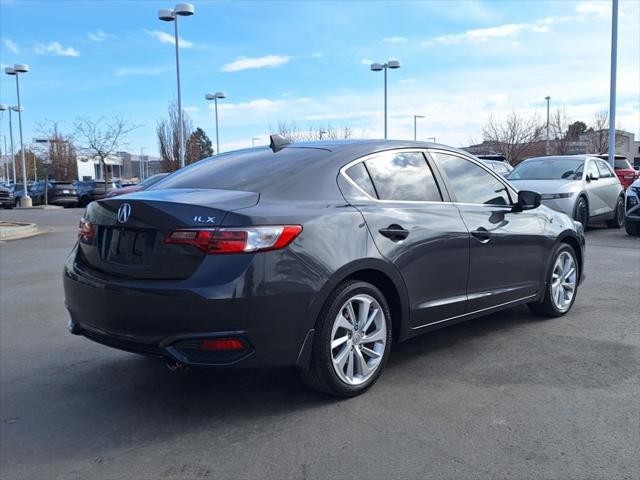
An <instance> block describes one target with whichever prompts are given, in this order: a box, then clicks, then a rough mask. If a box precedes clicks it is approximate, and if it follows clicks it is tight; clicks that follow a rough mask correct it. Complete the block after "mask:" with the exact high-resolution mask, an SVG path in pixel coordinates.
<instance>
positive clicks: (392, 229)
mask: <svg viewBox="0 0 640 480" xmlns="http://www.w3.org/2000/svg"><path fill="white" fill-rule="evenodd" d="M378 232H380V235H382V236H383V237H387V238H388V239H390V240H393V241H394V242H399V241H400V240H404V239H405V238H407V237H408V236H409V230H406V229H404V228H402V227H401V226H400V225H396V224H395V223H394V224H392V225H389V226H388V227H387V228H381V229H380V230H378Z"/></svg>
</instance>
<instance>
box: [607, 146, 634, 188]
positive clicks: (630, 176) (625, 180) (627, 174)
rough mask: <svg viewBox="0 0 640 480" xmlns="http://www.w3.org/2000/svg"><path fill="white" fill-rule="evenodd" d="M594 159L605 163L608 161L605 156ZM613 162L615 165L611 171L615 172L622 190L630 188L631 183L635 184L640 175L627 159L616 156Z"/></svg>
mask: <svg viewBox="0 0 640 480" xmlns="http://www.w3.org/2000/svg"><path fill="white" fill-rule="evenodd" d="M596 157H598V158H600V159H602V160H605V161H607V162H608V161H609V155H606V154H602V155H596ZM614 162H615V165H614V167H613V169H614V170H615V172H616V175H617V176H618V179H620V183H621V184H622V188H624V189H625V190H626V189H627V188H629V187H630V186H631V184H632V183H633V182H635V181H636V180H637V179H638V178H639V176H640V174H639V173H638V172H637V171H636V170H635V169H634V168H633V167H632V166H631V164H630V163H629V160H627V157H624V156H622V155H616V156H615V157H614Z"/></svg>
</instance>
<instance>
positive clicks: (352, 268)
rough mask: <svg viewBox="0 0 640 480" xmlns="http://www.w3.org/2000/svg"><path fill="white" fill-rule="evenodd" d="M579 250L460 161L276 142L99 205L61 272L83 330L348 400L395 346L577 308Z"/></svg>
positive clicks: (499, 182)
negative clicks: (259, 371)
mask: <svg viewBox="0 0 640 480" xmlns="http://www.w3.org/2000/svg"><path fill="white" fill-rule="evenodd" d="M583 258H584V235H583V229H582V227H581V225H579V224H578V223H577V222H574V221H572V220H571V219H570V218H569V217H567V216H566V215H564V214H561V213H558V212H555V211H553V210H551V209H549V208H547V207H545V206H541V205H540V195H539V194H537V193H534V192H528V191H523V190H521V191H520V192H516V191H515V189H514V188H513V187H512V186H511V185H510V184H509V183H508V182H507V181H505V180H504V179H503V178H502V177H501V176H500V175H497V174H496V173H495V172H493V171H492V170H490V169H489V168H487V167H486V166H485V165H483V164H482V163H481V162H480V161H478V160H477V159H476V158H475V157H473V156H471V155H469V154H468V153H466V152H464V151H461V150H457V149H454V148H450V147H445V146H442V145H436V144H430V143H422V142H409V141H382V140H355V141H325V142H315V143H313V142H312V143H295V144H287V141H286V140H285V139H284V138H282V137H278V136H273V137H272V141H271V148H266V147H263V148H255V149H247V150H241V151H236V152H229V153H224V154H221V155H217V156H215V157H213V158H211V159H208V160H201V161H199V162H198V163H196V164H194V165H191V166H189V168H185V169H182V170H179V171H177V172H175V173H173V174H172V175H171V176H170V177H168V178H166V179H165V180H163V181H162V182H161V183H159V184H157V185H155V186H152V187H151V188H149V189H147V190H145V191H142V192H135V193H129V194H127V195H121V196H118V197H114V198H106V199H103V200H99V201H97V202H93V203H91V204H90V205H89V206H88V207H87V210H86V212H85V217H84V218H83V219H82V220H81V221H80V225H79V230H78V242H77V244H76V246H75V247H74V249H73V251H72V252H71V254H70V255H69V256H68V258H67V260H66V262H65V267H64V274H63V279H64V291H65V298H66V303H65V304H66V305H67V307H68V309H69V312H70V317H71V319H70V322H69V329H70V331H71V332H72V333H74V334H79V335H84V336H85V337H87V338H89V339H91V340H94V341H96V342H98V343H102V344H105V345H108V346H111V347H115V348H119V349H123V350H127V351H131V352H136V353H141V354H145V355H150V356H155V357H160V358H165V359H166V360H167V362H168V365H169V366H170V367H171V368H177V367H179V366H181V365H185V364H187V365H188V364H192V365H210V366H246V367H249V366H267V365H269V366H290V365H292V366H296V367H298V368H299V369H300V371H301V372H302V377H303V378H304V380H305V381H306V382H307V383H308V384H309V385H311V386H312V387H314V388H316V389H318V390H320V391H323V392H327V393H330V394H333V395H338V396H343V397H350V396H354V395H358V394H360V393H363V392H364V391H365V390H367V389H368V388H369V387H370V386H371V385H372V384H373V383H374V382H375V381H376V380H377V379H378V377H379V375H380V373H381V371H382V369H383V366H384V364H385V362H386V360H387V358H388V356H389V350H390V345H391V343H392V342H396V341H403V340H406V339H408V338H411V337H413V336H416V335H419V334H421V333H424V332H427V331H430V330H433V329H436V328H439V327H443V326H446V325H451V324H454V323H458V322H461V321H464V320H467V319H470V318H474V317H478V316H481V315H485V314H487V313H491V312H495V311H498V310H502V309H505V308H508V307H511V306H514V305H520V304H528V305H529V306H530V308H531V309H532V310H533V311H534V312H536V313H537V314H540V315H544V316H549V317H558V316H561V315H564V314H566V313H567V312H568V311H569V310H570V309H571V306H572V305H573V302H574V301H575V298H576V293H577V291H578V286H579V284H580V281H581V278H582V265H583Z"/></svg>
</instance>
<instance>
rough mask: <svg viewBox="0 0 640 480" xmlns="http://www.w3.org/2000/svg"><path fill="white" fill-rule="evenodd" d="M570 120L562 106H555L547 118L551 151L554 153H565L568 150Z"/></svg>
mask: <svg viewBox="0 0 640 480" xmlns="http://www.w3.org/2000/svg"><path fill="white" fill-rule="evenodd" d="M570 123H571V120H569V117H568V116H567V112H566V111H565V109H564V107H563V108H562V109H560V108H557V109H556V111H555V112H553V114H552V115H551V119H550V120H549V130H550V131H551V140H552V141H553V151H554V152H555V154H556V155H566V154H567V151H568V150H569V142H570V141H571V139H570V138H569V125H570Z"/></svg>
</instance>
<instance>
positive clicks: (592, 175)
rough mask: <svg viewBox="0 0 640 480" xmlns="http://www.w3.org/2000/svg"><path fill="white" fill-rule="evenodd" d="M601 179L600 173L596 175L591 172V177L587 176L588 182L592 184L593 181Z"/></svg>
mask: <svg viewBox="0 0 640 480" xmlns="http://www.w3.org/2000/svg"><path fill="white" fill-rule="evenodd" d="M599 179H600V174H599V173H594V172H591V173H590V174H589V175H587V180H588V181H589V182H590V181H591V180H599Z"/></svg>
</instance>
